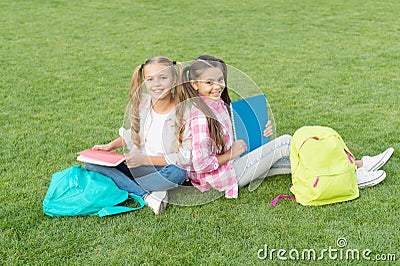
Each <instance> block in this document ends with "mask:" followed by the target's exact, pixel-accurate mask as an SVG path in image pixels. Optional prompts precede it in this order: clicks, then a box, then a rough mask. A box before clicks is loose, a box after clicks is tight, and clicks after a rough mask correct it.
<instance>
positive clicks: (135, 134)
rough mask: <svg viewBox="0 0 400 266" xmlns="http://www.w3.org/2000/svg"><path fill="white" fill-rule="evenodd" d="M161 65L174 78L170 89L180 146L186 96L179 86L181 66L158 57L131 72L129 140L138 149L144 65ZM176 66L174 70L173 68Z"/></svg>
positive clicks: (176, 133) (140, 144) (139, 145)
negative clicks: (173, 85) (174, 81)
mask: <svg viewBox="0 0 400 266" xmlns="http://www.w3.org/2000/svg"><path fill="white" fill-rule="evenodd" d="M154 63H156V64H161V65H165V67H170V69H171V75H172V76H173V77H174V78H175V80H176V83H175V84H178V85H176V86H175V87H174V88H171V90H173V93H172V95H173V97H174V103H175V106H176V109H175V114H176V119H175V124H174V127H175V136H176V139H177V141H178V144H179V145H181V144H182V141H183V140H182V133H183V130H184V126H183V124H184V121H183V116H184V112H185V109H186V105H185V104H184V102H185V100H186V94H185V93H184V90H183V89H182V85H181V83H182V82H181V76H182V75H181V73H182V65H181V64H180V63H177V62H175V61H172V60H170V59H168V58H166V57H163V56H158V57H153V58H150V59H148V60H147V61H146V62H145V63H144V64H142V65H140V66H137V67H136V68H135V70H134V71H133V75H132V80H131V89H130V92H129V99H130V100H129V101H130V107H131V111H130V121H131V131H132V133H131V138H132V142H133V144H134V145H136V147H137V148H138V149H140V148H141V147H142V143H141V139H140V135H139V132H140V114H139V106H140V102H141V100H142V94H143V82H144V67H145V66H146V65H150V64H154ZM175 66H176V68H175ZM160 137H161V136H160Z"/></svg>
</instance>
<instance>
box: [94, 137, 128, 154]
mask: <svg viewBox="0 0 400 266" xmlns="http://www.w3.org/2000/svg"><path fill="white" fill-rule="evenodd" d="M122 146H124V142H123V140H122V137H118V138H116V139H114V140H113V141H111V142H109V143H107V144H101V145H94V146H93V148H92V149H94V150H103V151H111V150H115V149H118V148H121V147H122Z"/></svg>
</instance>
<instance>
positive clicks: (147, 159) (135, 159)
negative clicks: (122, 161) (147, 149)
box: [126, 152, 167, 168]
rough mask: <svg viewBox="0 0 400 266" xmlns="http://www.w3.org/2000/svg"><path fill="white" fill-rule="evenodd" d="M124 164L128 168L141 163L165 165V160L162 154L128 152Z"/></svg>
mask: <svg viewBox="0 0 400 266" xmlns="http://www.w3.org/2000/svg"><path fill="white" fill-rule="evenodd" d="M126 165H127V166H128V167H129V168H135V167H139V166H142V165H153V166H165V165H167V161H166V160H165V158H164V156H147V155H145V154H142V153H136V152H130V153H128V154H127V155H126Z"/></svg>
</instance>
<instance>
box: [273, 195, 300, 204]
mask: <svg viewBox="0 0 400 266" xmlns="http://www.w3.org/2000/svg"><path fill="white" fill-rule="evenodd" d="M280 199H291V200H293V201H294V202H296V198H294V197H292V196H288V195H284V194H280V195H279V196H278V197H276V198H275V199H274V200H273V201H271V202H270V203H269V204H271V205H272V206H276V204H278V201H279V200H280Z"/></svg>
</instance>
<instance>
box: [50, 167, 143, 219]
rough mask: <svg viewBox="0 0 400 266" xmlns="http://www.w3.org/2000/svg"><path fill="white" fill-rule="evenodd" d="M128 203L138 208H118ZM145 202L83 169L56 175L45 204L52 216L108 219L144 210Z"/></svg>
mask: <svg viewBox="0 0 400 266" xmlns="http://www.w3.org/2000/svg"><path fill="white" fill-rule="evenodd" d="M128 199H132V200H133V201H134V202H137V203H138V204H139V206H138V207H134V208H131V207H125V206H115V205H117V204H120V203H122V202H125V201H126V200H128ZM143 206H144V201H143V199H142V198H141V197H140V196H137V195H135V194H132V193H128V192H127V191H124V190H121V189H119V188H118V187H117V185H115V183H114V182H113V181H112V179H111V178H109V177H107V176H104V175H102V174H100V173H97V172H92V171H88V170H86V169H85V168H83V167H81V166H80V165H77V166H72V167H70V168H67V169H65V170H63V171H61V172H57V173H54V174H53V176H52V179H51V181H50V185H49V188H48V190H47V194H46V196H45V198H44V201H43V211H44V213H45V214H46V215H49V216H83V215H91V216H100V217H103V216H107V215H114V214H118V213H124V212H129V211H134V210H138V209H141V208H143Z"/></svg>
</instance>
